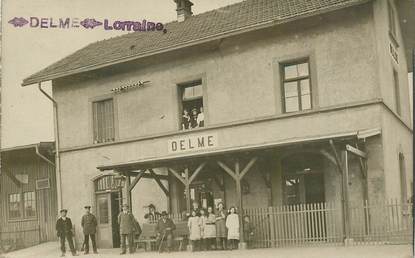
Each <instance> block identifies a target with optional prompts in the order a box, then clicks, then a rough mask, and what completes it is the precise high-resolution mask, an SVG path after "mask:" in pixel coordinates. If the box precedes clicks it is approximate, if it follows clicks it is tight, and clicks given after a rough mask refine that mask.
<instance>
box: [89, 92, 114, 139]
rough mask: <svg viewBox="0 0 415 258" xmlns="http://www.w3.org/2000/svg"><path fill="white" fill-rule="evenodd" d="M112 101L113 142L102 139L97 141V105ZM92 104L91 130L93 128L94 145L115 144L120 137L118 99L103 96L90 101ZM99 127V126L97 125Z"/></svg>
mask: <svg viewBox="0 0 415 258" xmlns="http://www.w3.org/2000/svg"><path fill="white" fill-rule="evenodd" d="M110 100H111V101H112V123H113V124H112V140H109V141H103V140H102V139H101V141H98V140H97V137H96V132H97V130H96V127H95V123H96V122H95V121H96V117H97V116H96V113H95V110H96V109H95V105H96V104H97V103H100V102H105V101H110ZM90 102H91V104H90V107H91V112H90V114H91V119H90V121H91V128H92V133H91V139H92V144H105V143H112V142H115V141H116V140H117V138H118V137H117V136H118V132H117V109H116V98H114V96H112V95H111V96H102V97H98V98H94V99H91V100H90ZM97 126H98V125H97Z"/></svg>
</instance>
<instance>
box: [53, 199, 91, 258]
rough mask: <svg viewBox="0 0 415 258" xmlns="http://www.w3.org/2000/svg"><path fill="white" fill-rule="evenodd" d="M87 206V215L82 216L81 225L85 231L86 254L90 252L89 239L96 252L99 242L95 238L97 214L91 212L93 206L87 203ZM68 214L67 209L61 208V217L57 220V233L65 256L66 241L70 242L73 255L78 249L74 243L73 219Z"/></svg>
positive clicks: (83, 246) (84, 244)
mask: <svg viewBox="0 0 415 258" xmlns="http://www.w3.org/2000/svg"><path fill="white" fill-rule="evenodd" d="M84 208H85V215H83V216H82V219H81V226H82V229H83V233H84V242H83V244H82V250H84V251H85V254H88V253H89V239H91V242H92V249H93V251H94V253H95V254H97V253H98V251H97V244H96V240H95V234H96V232H97V225H98V223H97V219H96V217H95V215H93V214H92V213H91V206H89V205H87V206H85V207H84ZM67 214H68V210H67V209H62V210H60V218H59V219H58V220H57V221H56V233H57V236H58V238H59V239H60V247H61V251H62V255H61V256H62V257H63V256H65V253H66V247H65V242H66V241H67V242H68V245H69V249H70V250H71V253H72V255H73V256H76V255H77V253H76V250H75V246H74V243H73V231H72V221H71V219H70V218H68V217H67V216H66V215H67Z"/></svg>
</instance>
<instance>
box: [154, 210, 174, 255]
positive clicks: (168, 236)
mask: <svg viewBox="0 0 415 258" xmlns="http://www.w3.org/2000/svg"><path fill="white" fill-rule="evenodd" d="M175 229H176V225H174V223H173V221H172V220H171V219H170V218H168V214H167V212H166V211H163V212H162V213H161V218H160V219H159V221H158V223H157V226H156V232H157V243H158V246H159V251H160V252H162V251H163V250H162V249H161V248H160V247H161V245H162V244H163V242H162V241H164V240H166V241H167V252H170V250H171V247H172V245H173V230H175Z"/></svg>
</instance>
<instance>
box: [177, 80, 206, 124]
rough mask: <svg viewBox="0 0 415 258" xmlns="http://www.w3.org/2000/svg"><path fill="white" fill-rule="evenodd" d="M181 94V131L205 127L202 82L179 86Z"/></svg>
mask: <svg viewBox="0 0 415 258" xmlns="http://www.w3.org/2000/svg"><path fill="white" fill-rule="evenodd" d="M179 92H180V106H181V116H180V119H181V121H180V130H188V129H194V128H199V127H204V126H205V115H204V110H203V86H202V81H201V80H198V81H194V82H191V83H188V84H183V85H179Z"/></svg>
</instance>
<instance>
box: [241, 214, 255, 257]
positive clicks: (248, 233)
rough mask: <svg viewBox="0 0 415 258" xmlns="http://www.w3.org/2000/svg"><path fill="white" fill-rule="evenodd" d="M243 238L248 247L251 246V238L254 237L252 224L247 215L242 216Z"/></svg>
mask: <svg viewBox="0 0 415 258" xmlns="http://www.w3.org/2000/svg"><path fill="white" fill-rule="evenodd" d="M243 223H244V239H245V241H246V243H247V246H248V249H250V248H252V240H253V237H254V226H253V225H252V222H251V219H250V218H249V216H248V215H245V216H244V222H243Z"/></svg>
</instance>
